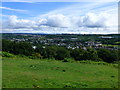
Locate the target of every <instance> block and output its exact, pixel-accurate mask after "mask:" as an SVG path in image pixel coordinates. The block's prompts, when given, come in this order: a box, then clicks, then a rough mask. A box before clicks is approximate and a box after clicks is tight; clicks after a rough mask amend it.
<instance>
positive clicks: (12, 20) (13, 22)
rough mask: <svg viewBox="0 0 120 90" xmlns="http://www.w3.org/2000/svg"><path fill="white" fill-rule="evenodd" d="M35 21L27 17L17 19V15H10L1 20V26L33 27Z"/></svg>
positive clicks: (14, 27)
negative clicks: (5, 19)
mask: <svg viewBox="0 0 120 90" xmlns="http://www.w3.org/2000/svg"><path fill="white" fill-rule="evenodd" d="M35 24H36V23H35V21H31V20H27V19H18V17H17V16H15V15H11V16H10V17H9V19H8V20H7V21H4V22H3V28H7V29H9V28H10V29H20V28H27V29H29V28H33V27H36V25H35Z"/></svg>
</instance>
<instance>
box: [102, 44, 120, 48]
mask: <svg viewBox="0 0 120 90" xmlns="http://www.w3.org/2000/svg"><path fill="white" fill-rule="evenodd" d="M103 46H110V47H118V48H120V45H111V44H103Z"/></svg>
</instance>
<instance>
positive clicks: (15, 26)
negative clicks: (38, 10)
mask: <svg viewBox="0 0 120 90" xmlns="http://www.w3.org/2000/svg"><path fill="white" fill-rule="evenodd" d="M72 6H73V7H72ZM72 6H69V7H65V8H62V9H57V10H53V11H51V12H48V13H47V14H44V15H40V16H37V19H31V20H29V19H19V18H18V17H17V16H14V15H13V16H8V17H9V19H8V20H7V21H6V22H5V23H4V22H3V23H4V27H3V28H4V31H5V32H7V31H8V32H19V33H20V32H23V33H81V34H110V33H118V28H117V26H118V25H117V24H118V14H117V13H118V12H117V7H114V6H109V5H108V6H106V4H105V3H103V2H101V3H90V5H89V3H88V4H85V5H83V6H79V4H77V5H72ZM101 6H106V7H101ZM98 7H99V8H98ZM94 8H95V9H94ZM96 8H97V9H96ZM106 8H107V9H106Z"/></svg>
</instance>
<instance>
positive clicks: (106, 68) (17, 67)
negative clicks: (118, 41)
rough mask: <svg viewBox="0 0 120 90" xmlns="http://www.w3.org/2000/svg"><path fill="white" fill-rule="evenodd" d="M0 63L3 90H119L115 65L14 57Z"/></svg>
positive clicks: (5, 58)
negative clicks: (103, 89) (36, 89)
mask: <svg viewBox="0 0 120 90" xmlns="http://www.w3.org/2000/svg"><path fill="white" fill-rule="evenodd" d="M2 64H3V67H2V68H3V74H2V75H3V81H2V82H3V83H2V86H3V88H118V68H117V67H115V65H114V64H107V63H103V62H101V63H100V62H86V61H83V62H72V63H71V62H62V61H55V60H46V59H39V60H38V59H29V58H27V57H17V56H16V57H9V58H8V57H3V58H2ZM116 65H117V64H116Z"/></svg>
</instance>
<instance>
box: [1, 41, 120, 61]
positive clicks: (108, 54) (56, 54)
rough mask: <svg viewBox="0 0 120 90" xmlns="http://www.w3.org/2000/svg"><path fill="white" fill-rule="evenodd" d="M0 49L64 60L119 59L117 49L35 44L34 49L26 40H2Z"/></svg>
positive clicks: (16, 53)
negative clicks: (73, 47)
mask: <svg viewBox="0 0 120 90" xmlns="http://www.w3.org/2000/svg"><path fill="white" fill-rule="evenodd" d="M2 51H5V52H9V53H13V54H15V55H19V54H20V55H26V56H31V57H33V58H47V59H56V60H65V59H66V58H73V59H74V60H76V61H80V60H93V61H105V62H108V63H112V62H115V61H118V60H119V59H120V57H119V56H120V55H119V54H120V52H119V51H118V50H107V49H93V48H87V49H86V50H84V49H81V48H77V49H67V48H65V47H60V46H45V47H44V46H42V45H37V46H36V49H34V48H33V47H32V44H31V43H27V42H13V41H9V40H2Z"/></svg>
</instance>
